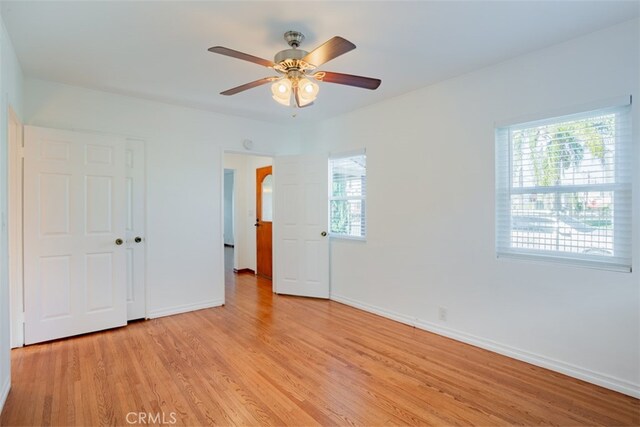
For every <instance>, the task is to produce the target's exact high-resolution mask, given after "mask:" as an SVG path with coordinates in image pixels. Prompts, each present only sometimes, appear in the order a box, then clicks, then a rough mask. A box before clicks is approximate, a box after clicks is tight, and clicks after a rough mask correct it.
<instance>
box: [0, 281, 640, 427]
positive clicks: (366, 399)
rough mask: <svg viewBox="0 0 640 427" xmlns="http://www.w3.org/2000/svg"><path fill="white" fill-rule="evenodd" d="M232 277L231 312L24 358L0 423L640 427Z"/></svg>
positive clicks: (448, 350) (619, 402)
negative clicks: (143, 416) (151, 420)
mask: <svg viewBox="0 0 640 427" xmlns="http://www.w3.org/2000/svg"><path fill="white" fill-rule="evenodd" d="M228 277H229V279H228V280H227V304H226V306H225V307H221V308H214V309H208V310H200V311H197V312H192V313H187V314H182V315H177V316H172V317H165V318H161V319H155V320H150V321H144V322H135V323H132V324H130V325H129V326H128V327H126V328H121V329H116V330H111V331H106V332H100V333H95V334H90V335H86V336H81V337H75V338H70V339H66V340H60V341H55V342H51V343H46V344H41V345H34V346H30V347H26V348H22V349H18V350H14V351H13V354H12V363H13V387H12V390H11V393H10V395H9V398H8V400H7V402H6V405H5V408H4V411H3V412H2V416H1V418H0V423H1V424H2V425H127V418H126V417H127V414H128V413H130V412H143V413H151V414H152V416H153V417H156V416H160V417H162V416H163V415H162V414H164V418H156V419H155V421H163V420H164V421H165V422H167V423H170V422H171V421H173V420H174V418H175V420H176V422H177V425H204V424H218V425H237V424H239V425H305V426H306V425H317V424H323V425H347V424H351V425H372V426H373V425H383V424H384V425H387V424H389V425H429V424H432V425H459V424H474V425H505V424H526V425H533V424H558V425H639V424H640V403H639V401H638V400H637V399H633V398H631V397H628V396H624V395H622V394H619V393H615V392H612V391H609V390H605V389H603V388H599V387H596V386H594V385H591V384H587V383H584V382H581V381H578V380H575V379H572V378H569V377H566V376H563V375H560V374H557V373H554V372H551V371H548V370H545V369H541V368H537V367H535V366H532V365H529V364H526V363H523V362H518V361H516V360H513V359H509V358H507V357H503V356H500V355H497V354H494V353H490V352H488V351H485V350H481V349H479V348H475V347H472V346H469V345H466V344H462V343H459V342H456V341H453V340H450V339H447V338H443V337H440V336H438V335H434V334H431V333H428V332H425V331H421V330H417V329H414V328H411V327H409V326H406V325H403V324H400V323H396V322H393V321H391V320H387V319H383V318H380V317H378V316H375V315H372V314H368V313H365V312H362V311H359V310H356V309H353V308H350V307H347V306H345V305H342V304H339V303H336V302H331V301H322V300H314V299H307V298H295V297H288V296H278V295H274V294H272V293H271V286H270V282H268V281H264V280H262V279H256V278H255V277H253V276H251V275H246V274H243V275H238V276H234V275H233V273H231V274H229V275H228ZM172 413H173V415H172ZM137 416H138V415H136V414H134V415H133V416H132V415H129V417H130V418H129V421H132V420H138V419H137V418H136V417H137ZM147 417H148V416H147ZM147 419H148V418H147Z"/></svg>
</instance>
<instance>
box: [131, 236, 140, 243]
mask: <svg viewBox="0 0 640 427" xmlns="http://www.w3.org/2000/svg"><path fill="white" fill-rule="evenodd" d="M133 241H134V242H136V243H140V242H142V237H140V236H136V238H135V239H133Z"/></svg>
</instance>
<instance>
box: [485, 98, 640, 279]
mask: <svg viewBox="0 0 640 427" xmlns="http://www.w3.org/2000/svg"><path fill="white" fill-rule="evenodd" d="M629 111H630V106H628V105H627V106H623V107H616V108H606V109H600V110H596V111H590V112H586V113H580V114H573V115H569V116H562V117H556V118H552V119H548V120H542V121H536V122H529V123H521V124H516V125H511V126H508V127H503V128H498V129H497V130H496V188H497V191H496V248H497V254H498V257H501V256H509V257H518V258H528V259H538V260H547V261H556V262H565V263H571V264H579V265H584V266H589V267H599V268H606V269H613V270H621V271H631V239H632V234H631V221H632V212H631V179H632V174H631V158H632V153H631V151H632V147H631V124H630V113H629Z"/></svg>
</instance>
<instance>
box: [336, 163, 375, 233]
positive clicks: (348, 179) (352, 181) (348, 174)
mask: <svg viewBox="0 0 640 427" xmlns="http://www.w3.org/2000/svg"><path fill="white" fill-rule="evenodd" d="M366 163H367V160H366V155H365V154H364V153H360V154H357V155H349V156H340V157H337V156H336V157H332V158H331V159H329V179H330V183H329V191H330V194H329V222H330V224H329V230H330V232H331V235H332V236H338V237H348V238H356V239H364V237H365V235H366V225H365V224H366V221H365V220H366V215H365V208H366V203H365V199H366V193H367V164H366Z"/></svg>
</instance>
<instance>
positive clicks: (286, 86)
mask: <svg viewBox="0 0 640 427" xmlns="http://www.w3.org/2000/svg"><path fill="white" fill-rule="evenodd" d="M271 93H272V94H273V99H275V100H276V101H277V102H278V103H280V104H282V105H287V106H288V105H290V103H291V80H289V79H287V78H283V79H280V80H277V81H276V82H274V83H273V84H272V85H271Z"/></svg>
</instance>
